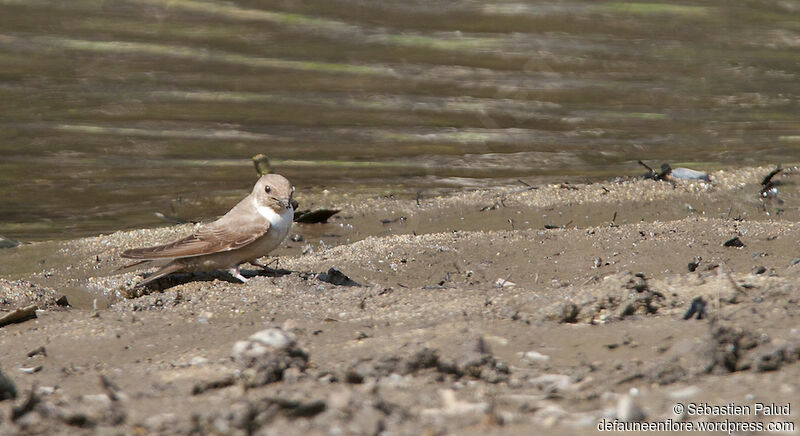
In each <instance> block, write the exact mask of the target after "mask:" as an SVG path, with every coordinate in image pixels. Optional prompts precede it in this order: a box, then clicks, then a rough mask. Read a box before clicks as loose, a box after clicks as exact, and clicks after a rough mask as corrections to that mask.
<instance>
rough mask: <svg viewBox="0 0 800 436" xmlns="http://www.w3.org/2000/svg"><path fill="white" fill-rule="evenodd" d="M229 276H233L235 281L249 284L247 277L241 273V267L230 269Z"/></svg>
mask: <svg viewBox="0 0 800 436" xmlns="http://www.w3.org/2000/svg"><path fill="white" fill-rule="evenodd" d="M228 274H230V275H232V276H233V277H234V278H235V279H237V280H239V281H240V282H242V283H247V277H245V276H243V275H242V274H241V273H240V272H239V265H236V266H233V267H230V268H228Z"/></svg>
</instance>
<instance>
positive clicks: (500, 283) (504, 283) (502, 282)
mask: <svg viewBox="0 0 800 436" xmlns="http://www.w3.org/2000/svg"><path fill="white" fill-rule="evenodd" d="M494 284H495V286H497V287H498V288H513V287H514V286H517V284H516V283H514V282H512V281H509V280H506V279H503V278H499V279H497V280H496V281H495V282H494Z"/></svg>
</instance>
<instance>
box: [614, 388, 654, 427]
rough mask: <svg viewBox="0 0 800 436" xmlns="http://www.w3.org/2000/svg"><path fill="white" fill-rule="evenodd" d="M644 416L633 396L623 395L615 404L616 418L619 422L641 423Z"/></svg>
mask: <svg viewBox="0 0 800 436" xmlns="http://www.w3.org/2000/svg"><path fill="white" fill-rule="evenodd" d="M646 416H647V415H646V414H645V413H644V411H643V410H642V408H641V407H639V406H638V405H637V404H636V401H635V397H634V396H633V395H623V396H622V397H621V398H620V399H619V402H617V418H619V419H620V420H621V421H626V422H632V421H643V420H644V419H645V417H646Z"/></svg>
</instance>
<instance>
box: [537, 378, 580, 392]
mask: <svg viewBox="0 0 800 436" xmlns="http://www.w3.org/2000/svg"><path fill="white" fill-rule="evenodd" d="M528 385H529V386H531V387H536V388H539V389H541V390H543V391H545V392H564V391H568V390H570V389H571V388H572V385H573V383H572V380H571V379H570V377H569V376H568V375H565V374H542V375H540V376H538V377H535V378H532V379H528Z"/></svg>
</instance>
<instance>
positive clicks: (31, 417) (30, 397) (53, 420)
mask: <svg viewBox="0 0 800 436" xmlns="http://www.w3.org/2000/svg"><path fill="white" fill-rule="evenodd" d="M100 384H101V386H102V388H103V390H104V393H101V394H94V395H81V396H72V397H68V396H65V395H63V394H61V393H60V391H58V390H55V391H53V390H52V388H50V389H45V388H36V387H34V388H32V389H31V390H30V391H29V392H28V394H27V396H26V398H25V399H24V400H23V401H22V402H21V403H20V404H19V405H17V406H15V407H13V408H12V411H11V421H12V423H13V424H14V425H15V426H16V428H17V429H18V430H20V431H22V432H23V433H24V434H43V433H48V432H47V429H53V428H56V427H57V426H58V425H59V424H60V425H66V426H68V427H73V428H76V429H77V428H81V429H92V428H99V427H106V426H118V425H121V424H123V423H124V422H125V419H126V412H125V408H124V404H125V401H126V399H127V397H126V396H125V395H124V394H122V393H121V392H120V391H119V388H117V387H116V386H115V385H114V384H113V383H112V382H111V381H109V380H108V379H107V378H106V377H103V376H101V377H100Z"/></svg>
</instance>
